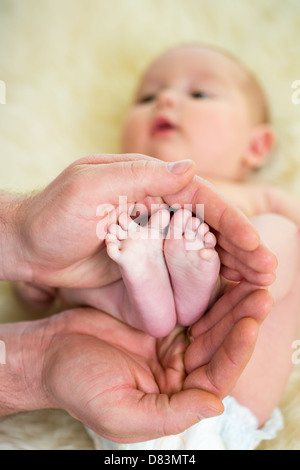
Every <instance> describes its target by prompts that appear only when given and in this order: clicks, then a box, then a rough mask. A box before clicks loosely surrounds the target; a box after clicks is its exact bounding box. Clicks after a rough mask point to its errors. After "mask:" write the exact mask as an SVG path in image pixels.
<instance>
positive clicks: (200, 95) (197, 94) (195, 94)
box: [191, 91, 211, 100]
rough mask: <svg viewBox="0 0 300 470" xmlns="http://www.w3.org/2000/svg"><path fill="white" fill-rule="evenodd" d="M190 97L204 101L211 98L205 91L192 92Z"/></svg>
mask: <svg viewBox="0 0 300 470" xmlns="http://www.w3.org/2000/svg"><path fill="white" fill-rule="evenodd" d="M191 97H192V98H195V99H198V100H205V99H208V98H211V95H210V94H209V93H207V92H205V91H193V92H192V93H191Z"/></svg>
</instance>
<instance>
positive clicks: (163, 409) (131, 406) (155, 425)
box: [105, 389, 224, 443]
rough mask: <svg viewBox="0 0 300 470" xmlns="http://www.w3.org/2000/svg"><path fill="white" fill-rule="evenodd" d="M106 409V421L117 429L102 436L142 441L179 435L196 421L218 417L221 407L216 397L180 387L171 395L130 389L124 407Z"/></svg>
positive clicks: (129, 441) (122, 440)
mask: <svg viewBox="0 0 300 470" xmlns="http://www.w3.org/2000/svg"><path fill="white" fill-rule="evenodd" d="M120 403H121V402H120V401H118V405H116V407H115V408H116V409H115V410H114V409H112V408H110V424H111V426H112V425H113V423H115V426H116V428H117V431H116V432H114V433H113V434H111V429H110V432H109V433H106V436H105V437H106V438H107V439H110V440H114V441H118V442H126V443H131V442H142V441H148V440H151V439H156V438H159V437H164V436H169V435H175V434H179V433H181V432H183V431H185V430H186V429H188V428H189V427H191V426H193V425H194V424H196V423H198V422H199V421H200V420H202V419H205V418H210V417H213V416H220V415H221V414H222V413H223V411H224V407H223V404H222V402H221V400H220V399H219V398H217V397H216V396H214V395H212V394H211V393H208V392H206V391H202V390H196V389H193V390H183V391H180V392H177V393H175V394H174V395H172V396H170V397H169V396H168V395H165V394H147V393H143V392H141V391H139V390H132V391H131V393H130V394H129V395H128V393H127V398H126V400H125V406H122V405H120Z"/></svg>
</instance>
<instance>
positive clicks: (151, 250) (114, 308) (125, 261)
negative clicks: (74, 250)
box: [61, 210, 176, 337]
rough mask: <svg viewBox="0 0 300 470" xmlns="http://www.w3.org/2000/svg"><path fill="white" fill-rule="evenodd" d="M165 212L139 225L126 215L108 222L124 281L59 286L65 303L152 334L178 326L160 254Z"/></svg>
mask: <svg viewBox="0 0 300 470" xmlns="http://www.w3.org/2000/svg"><path fill="white" fill-rule="evenodd" d="M169 221H170V214H169V212H168V211H167V210H160V211H158V212H157V213H156V214H154V215H153V216H152V217H151V219H150V221H149V223H148V224H147V225H146V226H143V227H139V226H138V225H137V224H136V223H135V222H134V221H133V220H132V219H131V218H130V217H128V215H127V213H122V214H120V216H119V220H118V224H113V225H110V226H109V228H108V230H109V233H108V234H107V237H106V245H107V252H108V255H109V256H110V257H111V258H112V259H113V260H114V261H115V262H116V263H117V264H118V266H119V268H120V271H121V274H122V281H117V282H115V283H113V284H111V285H108V286H105V287H101V288H98V289H81V290H77V291H76V290H69V289H68V290H66V289H65V290H63V291H61V295H62V298H63V300H64V301H65V302H66V303H67V305H65V306H78V305H89V306H92V307H94V308H97V309H99V310H103V311H105V312H107V313H109V314H110V315H113V316H115V317H117V318H119V319H121V320H123V321H125V322H126V323H128V324H129V325H131V326H133V327H135V328H138V329H140V330H143V331H145V332H147V333H149V334H151V335H152V336H156V337H163V336H166V335H167V334H168V333H170V332H171V331H172V329H173V328H174V326H175V324H176V312H175V305H174V298H173V292H172V288H171V284H170V279H169V273H168V270H167V267H166V263H165V260H164V254H163V241H164V231H165V229H166V227H167V226H168V224H169Z"/></svg>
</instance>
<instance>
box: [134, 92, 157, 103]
mask: <svg viewBox="0 0 300 470" xmlns="http://www.w3.org/2000/svg"><path fill="white" fill-rule="evenodd" d="M154 100H155V95H154V94H149V95H145V96H142V97H141V98H139V99H138V103H139V104H147V103H152V101H154Z"/></svg>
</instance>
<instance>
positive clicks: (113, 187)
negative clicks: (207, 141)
mask: <svg viewBox="0 0 300 470" xmlns="http://www.w3.org/2000/svg"><path fill="white" fill-rule="evenodd" d="M78 165H81V166H82V165H83V166H84V167H85V169H86V171H87V173H86V174H87V175H88V183H89V184H88V185H86V186H87V190H88V191H89V192H90V194H91V195H92V197H93V199H94V203H95V204H97V205H99V204H105V203H106V204H119V198H120V197H121V196H126V197H127V201H128V202H136V201H141V200H143V199H145V198H146V197H147V196H153V197H156V196H161V197H163V196H165V195H167V194H176V193H177V192H179V191H180V190H181V189H183V188H184V187H185V186H187V185H188V183H189V182H190V181H191V180H192V179H193V177H194V175H195V171H196V167H195V164H194V162H193V161H192V160H182V161H178V162H171V163H166V162H162V161H160V160H157V159H155V158H151V157H147V156H144V155H135V154H133V155H110V156H108V155H99V156H97V157H94V158H93V160H91V157H90V158H89V159H82V160H81V161H79V162H78ZM81 174H82V172H81Z"/></svg>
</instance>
